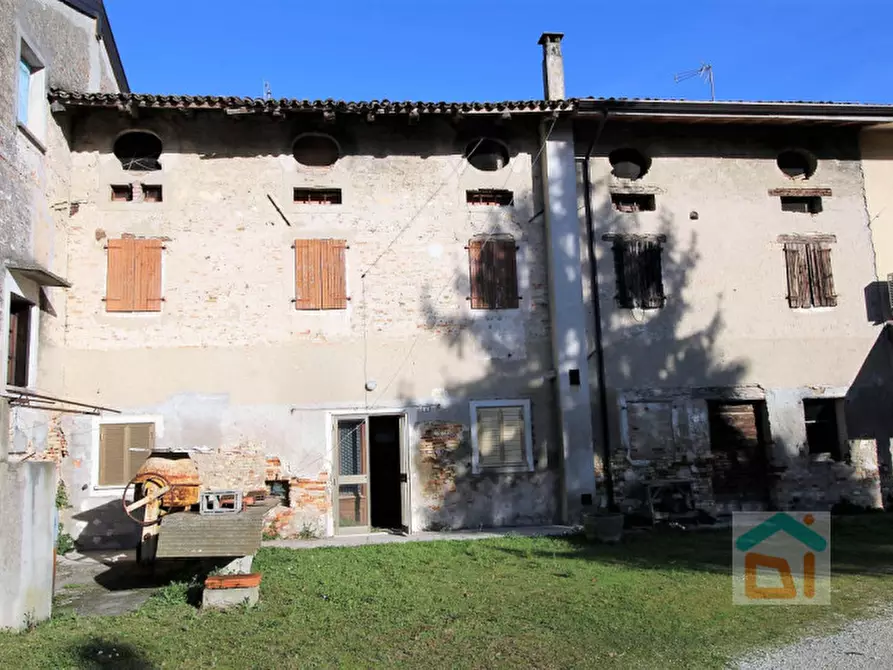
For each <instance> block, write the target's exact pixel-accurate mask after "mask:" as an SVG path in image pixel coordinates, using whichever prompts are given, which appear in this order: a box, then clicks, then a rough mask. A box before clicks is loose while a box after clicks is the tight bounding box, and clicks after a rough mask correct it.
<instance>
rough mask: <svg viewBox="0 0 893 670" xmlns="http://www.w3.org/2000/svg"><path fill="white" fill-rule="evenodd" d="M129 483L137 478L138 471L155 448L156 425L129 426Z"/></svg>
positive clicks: (127, 471) (138, 424) (132, 424)
mask: <svg viewBox="0 0 893 670" xmlns="http://www.w3.org/2000/svg"><path fill="white" fill-rule="evenodd" d="M126 444H127V454H126V458H127V470H126V474H127V480H126V481H127V482H129V481H130V480H131V479H133V478H134V477H135V476H136V472H137V470H139V469H140V466H141V465H142V464H143V463H144V462H145V460H146V459H147V458H149V454H151V453H152V449H154V448H155V424H154V423H131V424H128V425H127V443H126ZM125 483H126V482H125Z"/></svg>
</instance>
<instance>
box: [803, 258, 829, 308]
mask: <svg viewBox="0 0 893 670" xmlns="http://www.w3.org/2000/svg"><path fill="white" fill-rule="evenodd" d="M806 248H807V259H808V268H809V279H810V287H811V289H812V303H813V304H814V305H815V306H816V307H834V306H835V305H836V304H837V296H836V295H835V293H834V278H833V276H832V274H831V250H830V249H822V248H820V247H819V245H818V244H809V245H807V247H806Z"/></svg>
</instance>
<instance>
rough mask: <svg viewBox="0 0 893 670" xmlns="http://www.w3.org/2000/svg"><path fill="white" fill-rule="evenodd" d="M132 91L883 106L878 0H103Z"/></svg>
mask: <svg viewBox="0 0 893 670" xmlns="http://www.w3.org/2000/svg"><path fill="white" fill-rule="evenodd" d="M106 6H107V9H108V12H109V15H110V17H111V21H112V28H113V30H114V32H115V38H116V40H117V42H118V48H119V50H120V52H121V57H122V59H123V61H124V67H125V69H126V70H127V75H128V78H129V81H130V85H131V89H132V90H134V91H137V92H146V93H188V94H217V95H245V96H255V97H259V96H260V95H261V94H262V92H263V88H262V86H263V84H262V82H263V81H264V80H266V81H269V82H270V84H271V87H272V91H273V95H274V97H277V98H279V97H296V98H309V99H316V98H339V99H349V100H370V99H383V98H388V99H390V100H507V99H512V100H517V99H530V98H539V97H541V96H542V82H541V69H540V61H541V52H540V47H539V46H538V45H537V43H536V42H537V39H538V38H539V35H540V33H541V32H543V31H544V30H547V31H560V32H564V33H565V39H564V43H563V50H564V56H565V68H566V80H567V94H568V96H574V97H577V96H579V97H582V96H590V95H592V96H630V97H633V96H635V97H676V98H689V99H708V98H709V91H708V88H707V86H706V84H705V83H703V82H702V81H700V80H698V79H692V80H689V81H687V82H684V83H681V84H675V83H674V82H673V74H674V73H675V72H679V71H683V70H689V69H692V68H697V67H698V65H699V64H700V63H701V62H702V61H706V62H709V63H711V64H712V65H713V68H714V72H715V76H716V95H717V99H720V100H722V99H727V100H735V99H744V100H838V101H861V102H886V103H893V48H891V47H893V38H891V32H890V30H891V28H890V27H891V25H893V2H891V1H890V0H811V1H810V0H647V1H644V0H643V1H635V0H627V1H626V2H618V1H608V0H513V1H510V0H476V1H475V0H413V1H409V0H312V1H311V0H253V2H244V1H243V2H236V1H235V0H152V2H148V1H147V0H143V1H142V2H138V1H137V0H106Z"/></svg>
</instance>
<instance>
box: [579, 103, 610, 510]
mask: <svg viewBox="0 0 893 670" xmlns="http://www.w3.org/2000/svg"><path fill="white" fill-rule="evenodd" d="M607 121H608V111H607V110H604V111H602V118H601V121H600V122H599V124H598V129H597V130H596V131H595V136H594V137H593V138H592V142H590V143H589V148H588V149H587V150H586V156H585V157H584V158H583V206H584V210H585V215H586V244H587V248H588V249H589V277H590V282H591V285H592V314H593V321H594V322H595V352H594V353H595V370H596V377H597V379H598V412H599V423H600V424H601V429H602V430H601V432H602V444H603V445H604V448H603V450H602V458H603V465H604V468H605V489H606V491H607V494H608V509H609V510H613V509H614V507H615V503H614V473H613V470H612V468H611V430H610V427H609V425H608V396H607V393H606V387H605V377H606V375H605V348H604V343H603V342H602V309H601V299H600V293H599V286H598V267H597V264H596V260H595V227H594V225H593V221H592V180H591V179H590V177H589V159H590V157H591V156H592V151H593V150H594V149H595V145H596V143H597V142H598V140H599V138H600V137H601V134H602V130H603V129H604V127H605V123H607Z"/></svg>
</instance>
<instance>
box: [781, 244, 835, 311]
mask: <svg viewBox="0 0 893 670" xmlns="http://www.w3.org/2000/svg"><path fill="white" fill-rule="evenodd" d="M784 256H785V266H786V268H785V269H786V271H787V279H788V305H790V307H791V308H800V309H809V308H811V307H834V306H835V305H837V294H836V293H835V292H834V276H833V274H832V272H831V250H830V249H829V248H828V247H827V246H826V245H825V244H823V243H818V242H809V241H805V240H804V241H803V242H788V243H786V244H785V245H784Z"/></svg>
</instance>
